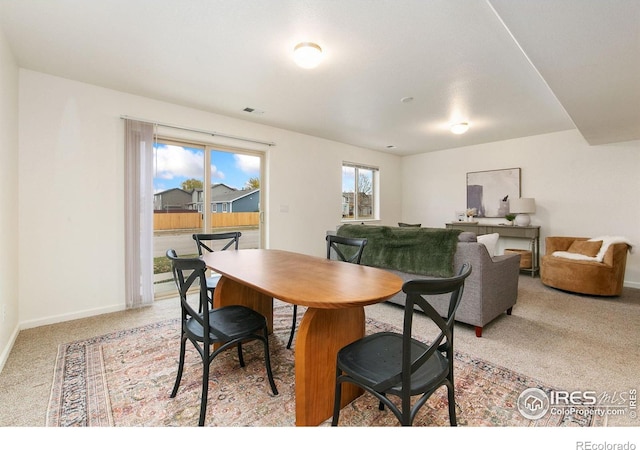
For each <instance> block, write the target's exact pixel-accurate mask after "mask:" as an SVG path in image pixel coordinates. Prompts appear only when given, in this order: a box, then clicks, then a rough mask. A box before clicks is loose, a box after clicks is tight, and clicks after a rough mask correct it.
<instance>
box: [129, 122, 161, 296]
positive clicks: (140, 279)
mask: <svg viewBox="0 0 640 450" xmlns="http://www.w3.org/2000/svg"><path fill="white" fill-rule="evenodd" d="M153 142H154V125H153V124H150V123H146V122H140V121H136V120H130V119H125V295H126V306H127V308H137V307H140V306H144V305H149V304H151V303H153Z"/></svg>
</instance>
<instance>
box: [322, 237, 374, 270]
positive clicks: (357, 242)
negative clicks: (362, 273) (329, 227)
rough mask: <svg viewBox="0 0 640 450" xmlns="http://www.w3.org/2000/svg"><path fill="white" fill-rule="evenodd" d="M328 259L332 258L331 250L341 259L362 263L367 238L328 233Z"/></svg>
mask: <svg viewBox="0 0 640 450" xmlns="http://www.w3.org/2000/svg"><path fill="white" fill-rule="evenodd" d="M326 239H327V259H331V250H333V251H334V252H335V254H336V256H337V257H338V258H339V259H340V260H341V261H346V262H350V263H354V264H360V260H361V259H362V253H363V252H364V247H365V246H366V245H367V239H366V238H349V237H344V236H336V235H333V234H328V235H327V238H326Z"/></svg>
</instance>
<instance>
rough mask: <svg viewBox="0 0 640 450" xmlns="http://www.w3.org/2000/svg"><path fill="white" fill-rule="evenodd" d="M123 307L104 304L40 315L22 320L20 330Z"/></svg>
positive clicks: (123, 308) (105, 312)
mask: <svg viewBox="0 0 640 450" xmlns="http://www.w3.org/2000/svg"><path fill="white" fill-rule="evenodd" d="M125 309H126V307H125V305H111V306H105V307H102V308H95V309H86V310H84V311H76V312H73V313H68V314H59V315H56V316H49V317H41V318H39V319H35V320H28V321H25V322H22V323H21V324H20V329H21V330H27V329H29V328H35V327H41V326H43V325H51V324H54V323H60V322H67V321H69V320H76V319H84V318H87V317H92V316H97V315H100V314H107V313H112V312H117V311H123V310H125Z"/></svg>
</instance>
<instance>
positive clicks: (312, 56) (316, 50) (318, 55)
mask: <svg viewBox="0 0 640 450" xmlns="http://www.w3.org/2000/svg"><path fill="white" fill-rule="evenodd" d="M293 59H294V60H295V62H296V64H297V65H299V66H300V67H302V68H305V69H313V68H314V67H316V66H317V65H318V64H320V60H321V59H322V49H321V48H320V46H319V45H318V44H315V43H313V42H300V43H299V44H298V45H296V46H295V47H294V48H293Z"/></svg>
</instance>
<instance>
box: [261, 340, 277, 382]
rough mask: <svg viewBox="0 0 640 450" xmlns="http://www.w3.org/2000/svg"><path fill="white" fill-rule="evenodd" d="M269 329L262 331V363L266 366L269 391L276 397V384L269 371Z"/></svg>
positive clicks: (271, 372)
mask: <svg viewBox="0 0 640 450" xmlns="http://www.w3.org/2000/svg"><path fill="white" fill-rule="evenodd" d="M269 353H270V352H269V329H268V328H265V329H264V361H265V365H266V366H267V376H268V377H269V384H270V385H271V391H272V392H273V395H278V388H277V387H276V382H275V381H274V379H273V371H272V370H271V357H270V356H269Z"/></svg>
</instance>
